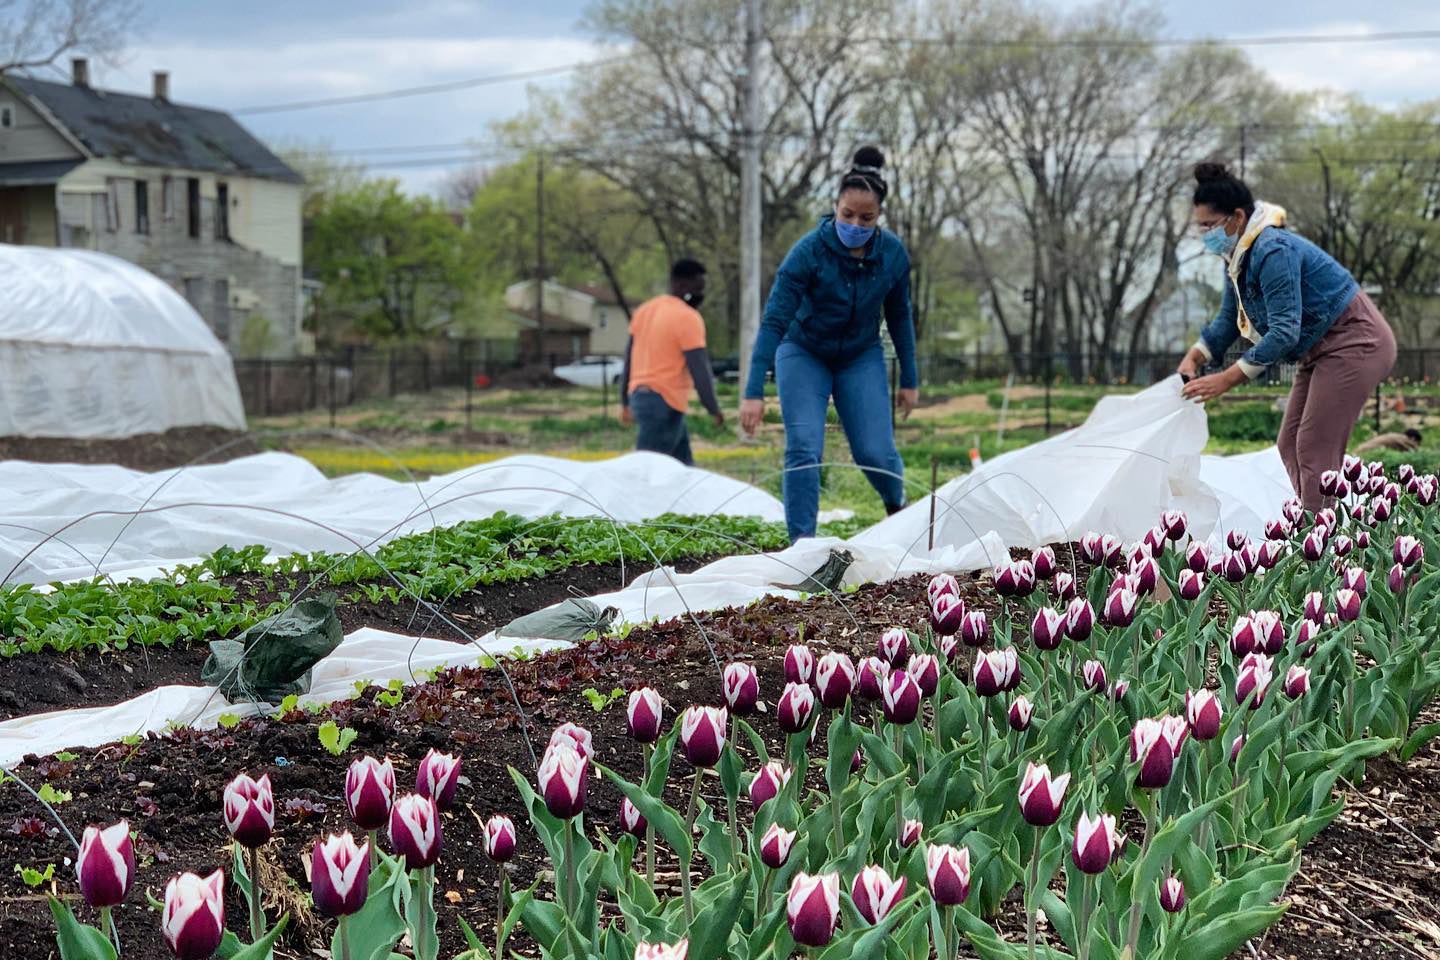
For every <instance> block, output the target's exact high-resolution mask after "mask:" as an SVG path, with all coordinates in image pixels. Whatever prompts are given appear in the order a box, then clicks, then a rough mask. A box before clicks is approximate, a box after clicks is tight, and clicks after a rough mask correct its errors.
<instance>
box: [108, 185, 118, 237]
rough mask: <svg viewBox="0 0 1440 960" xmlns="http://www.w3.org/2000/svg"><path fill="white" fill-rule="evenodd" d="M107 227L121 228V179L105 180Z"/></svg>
mask: <svg viewBox="0 0 1440 960" xmlns="http://www.w3.org/2000/svg"><path fill="white" fill-rule="evenodd" d="M105 229H106V230H109V231H110V232H111V233H114V232H115V231H117V230H119V229H120V181H119V180H115V179H109V180H106V181H105Z"/></svg>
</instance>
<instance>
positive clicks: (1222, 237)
mask: <svg viewBox="0 0 1440 960" xmlns="http://www.w3.org/2000/svg"><path fill="white" fill-rule="evenodd" d="M1200 241H1201V242H1202V243H1204V244H1205V249H1206V250H1208V251H1209V252H1211V253H1213V254H1215V255H1216V256H1218V257H1228V256H1230V254H1231V252H1233V251H1234V249H1235V244H1237V243H1239V242H1240V235H1239V234H1238V233H1237V234H1236V235H1235V236H1233V237H1232V236H1230V235H1229V234H1227V233H1226V232H1225V224H1223V223H1217V224H1215V226H1213V227H1211V228H1210V229H1209V230H1206V231H1205V232H1204V233H1203V234H1201V236H1200Z"/></svg>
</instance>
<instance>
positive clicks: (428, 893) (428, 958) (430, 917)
mask: <svg viewBox="0 0 1440 960" xmlns="http://www.w3.org/2000/svg"><path fill="white" fill-rule="evenodd" d="M565 822H566V823H567V824H570V825H572V829H573V824H574V823H575V821H574V820H573V819H571V820H567V821H565ZM569 852H570V851H567V856H566V858H565V861H566V867H567V869H568V870H569V872H570V883H571V886H572V887H573V886H574V883H575V864H574V857H572V856H569V855H568V854H569ZM419 875H420V876H419V880H420V884H419V886H420V890H419V891H418V892H417V893H416V898H417V900H418V903H417V907H418V909H417V910H416V911H415V917H416V921H415V927H416V929H415V960H433V958H435V957H437V956H439V954H440V944H438V943H431V942H430V931H431V930H432V929H433V928H434V926H435V922H434V917H435V868H434V867H433V866H430V867H426V868H425V869H423V870H421V871H419ZM571 902H572V903H574V901H573V900H572V901H571ZM571 909H575V908H574V907H572V908H571Z"/></svg>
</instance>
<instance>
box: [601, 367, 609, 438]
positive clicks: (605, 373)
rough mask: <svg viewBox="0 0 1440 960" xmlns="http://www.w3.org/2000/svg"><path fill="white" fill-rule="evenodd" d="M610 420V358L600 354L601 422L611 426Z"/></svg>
mask: <svg viewBox="0 0 1440 960" xmlns="http://www.w3.org/2000/svg"><path fill="white" fill-rule="evenodd" d="M609 421H610V358H609V357H608V356H606V355H604V354H602V355H601V356H600V422H601V423H603V424H605V425H606V426H609Z"/></svg>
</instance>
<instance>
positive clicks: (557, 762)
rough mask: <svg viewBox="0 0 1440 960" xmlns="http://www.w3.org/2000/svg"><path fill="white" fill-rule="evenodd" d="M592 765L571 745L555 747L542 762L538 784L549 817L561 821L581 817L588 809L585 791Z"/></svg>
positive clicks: (561, 744) (546, 753) (553, 746)
mask: <svg viewBox="0 0 1440 960" xmlns="http://www.w3.org/2000/svg"><path fill="white" fill-rule="evenodd" d="M589 774H590V761H589V760H587V759H585V758H584V757H582V756H581V755H580V751H578V750H576V749H575V747H574V746H573V745H571V744H569V743H564V742H561V743H552V744H551V745H550V748H549V749H548V750H546V751H545V756H544V757H543V758H542V759H541V761H540V772H539V774H538V775H537V777H536V782H537V784H538V785H539V787H540V795H541V796H542V797H544V798H545V807H546V809H547V810H549V811H550V815H551V816H553V817H558V818H559V819H561V820H569V819H570V818H571V817H575V816H579V815H580V813H581V811H583V810H584V809H585V787H586V781H587V780H588V779H589Z"/></svg>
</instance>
